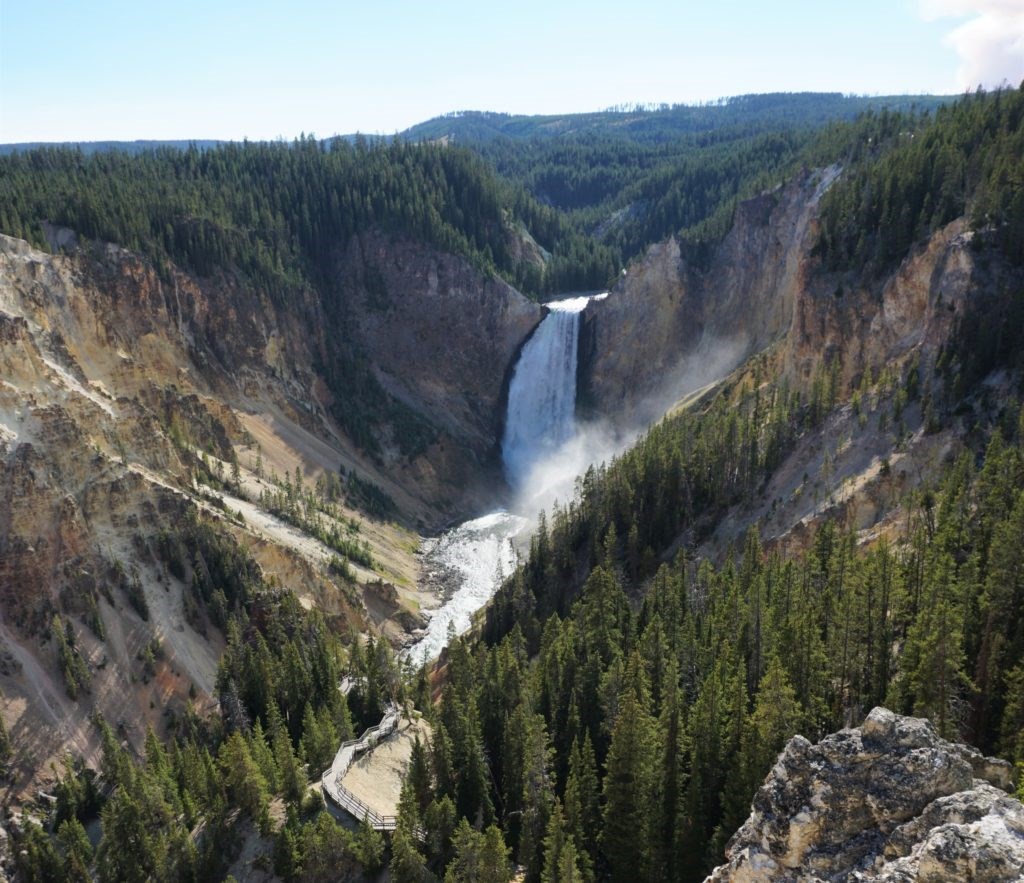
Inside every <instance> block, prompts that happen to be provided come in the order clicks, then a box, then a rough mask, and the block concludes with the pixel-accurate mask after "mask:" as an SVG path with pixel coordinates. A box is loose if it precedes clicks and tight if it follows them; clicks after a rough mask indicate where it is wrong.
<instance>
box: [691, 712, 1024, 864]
mask: <svg viewBox="0 0 1024 883" xmlns="http://www.w3.org/2000/svg"><path fill="white" fill-rule="evenodd" d="M1011 782H1012V771H1011V767H1010V764H1008V763H1007V762H1006V761H1003V760H998V759H996V758H989V757H983V756H982V755H981V754H980V753H978V752H977V751H976V750H974V749H973V748H970V747H968V746H966V745H959V744H955V743H951V742H947V741H946V740H944V739H941V738H940V737H939V736H938V735H937V734H936V733H935V731H934V730H933V729H932V727H931V725H930V724H929V723H928V722H927V721H925V720H922V719H919V718H910V717H901V716H899V715H895V714H893V713H892V712H890V711H887V710H886V709H884V708H876V709H874V710H873V711H872V712H871V713H870V714H869V715H868V717H867V719H866V720H865V721H864V724H863V725H862V726H861V727H860V728H857V729H850V730H841V731H840V732H838V733H834V734H833V735H831V736H826V737H825V738H824V739H822V740H821V742H819V743H818V744H817V745H812V744H811V743H810V742H808V741H807V740H806V739H804V738H803V737H802V736H794V737H793V739H791V740H790V742H789V744H788V745H787V746H786V749H785V751H783V752H782V754H781V755H780V756H779V760H778V762H777V763H776V764H775V767H774V768H773V769H772V771H771V773H770V774H769V776H768V778H767V779H766V780H765V783H764V785H763V786H762V787H761V789H760V790H759V791H758V792H757V795H756V796H755V798H754V803H753V810H752V812H751V815H750V817H749V818H748V819H747V821H746V822H745V823H744V824H743V826H742V827H741V828H740V829H739V831H737V832H736V834H735V835H734V836H733V838H732V839H731V840H730V841H729V845H728V848H727V850H726V858H727V859H728V863H727V864H725V865H722V866H721V867H719V868H716V869H715V871H714V873H713V874H712V875H711V876H710V877H709V878H708V881H710V883H726V881H729V883H744V881H751V883H753V881H764V883H767V881H793V883H796V881H806V883H813V881H824V880H835V881H879V883H881V881H886V883H897V881H900V883H905V881H912V880H921V881H926V880H927V881H947V880H950V881H951V880H977V881H982V880H984V881H993V883H994V881H1015V880H1020V879H1021V876H1022V875H1024V805H1022V804H1021V803H1020V801H1019V800H1016V799H1015V798H1013V797H1010V796H1008V795H1007V793H1006V791H1007V790H1009V789H1010V787H1011Z"/></svg>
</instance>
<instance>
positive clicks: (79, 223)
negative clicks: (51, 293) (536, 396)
mask: <svg viewBox="0 0 1024 883" xmlns="http://www.w3.org/2000/svg"><path fill="white" fill-rule="evenodd" d="M513 202H516V205H517V207H518V208H520V209H521V210H522V212H523V214H522V215H521V216H520V217H519V218H518V219H513V218H511V217H509V211H510V208H511V205H512V203H513ZM0 204H2V209H0V231H2V232H4V233H7V234H8V235H14V236H19V237H22V238H25V239H27V240H28V241H30V242H32V243H34V244H36V245H38V246H45V244H46V243H45V239H44V238H43V234H42V228H41V221H43V220H49V221H51V222H53V223H55V224H60V225H66V226H68V227H71V228H72V229H73V230H75V232H76V233H78V234H79V235H82V236H85V237H88V238H93V239H100V240H104V241H109V242H115V243H118V244H120V245H123V246H125V247H127V248H131V249H134V250H136V251H139V252H141V253H143V254H146V255H149V256H150V257H153V258H155V259H158V260H159V259H167V258H169V259H171V260H174V261H175V262H176V263H178V264H179V265H180V266H182V267H184V268H185V269H188V270H192V271H194V272H196V273H197V274H199V275H201V276H208V275H211V274H213V273H215V272H218V271H219V272H230V271H232V270H238V271H241V272H242V273H243V274H244V275H245V276H246V277H247V278H248V279H249V280H250V281H252V282H254V283H256V284H257V285H259V286H261V287H263V288H265V290H267V292H268V293H270V294H271V295H273V296H276V297H277V298H278V299H279V300H281V299H286V298H287V294H288V291H289V290H291V289H293V288H294V287H295V286H300V285H304V284H313V285H317V286H318V287H320V288H321V289H325V290H326V292H327V293H328V294H330V293H331V282H330V277H331V274H332V273H333V272H334V270H335V266H334V261H335V260H336V259H337V255H338V251H339V249H340V248H342V247H343V246H344V244H345V242H346V241H347V240H348V238H349V237H351V236H353V235H355V234H358V233H362V232H366V231H368V230H372V229H381V230H384V231H386V232H395V233H402V234H406V235H409V236H412V237H415V238H419V239H421V240H422V241H424V242H427V243H430V244H433V245H435V246H437V247H438V248H441V249H443V250H446V251H449V252H451V253H453V254H457V255H462V256H464V257H467V258H469V259H471V260H473V261H474V262H476V263H477V264H478V265H479V266H480V267H481V269H483V270H485V271H488V272H500V273H502V274H504V275H505V276H507V277H508V278H509V279H510V280H512V281H522V280H520V278H519V277H520V276H521V275H522V274H523V273H524V272H525V268H524V267H521V266H520V265H519V264H518V263H517V261H516V260H515V258H514V257H513V254H512V251H511V249H510V244H509V229H508V224H509V222H510V221H512V220H524V221H526V222H527V225H528V227H529V229H530V230H531V232H532V233H533V235H534V236H535V237H536V238H537V239H538V241H539V242H540V243H541V244H542V245H543V246H544V247H545V248H547V249H548V250H549V251H551V252H552V253H553V254H554V255H556V256H558V255H561V254H562V253H563V251H564V252H565V254H566V255H572V256H574V258H575V259H576V262H575V263H574V264H573V267H574V272H576V273H583V274H588V273H589V274H591V275H590V276H586V275H585V278H580V279H578V280H577V279H560V278H548V279H546V280H545V279H544V278H543V277H540V278H538V279H537V281H538V283H539V284H541V285H542V287H541V288H540V289H537V290H532V291H530V293H532V294H539V293H541V291H550V290H560V289H561V288H562V287H567V286H568V287H571V286H572V285H578V286H581V287H582V286H585V285H599V284H602V283H603V282H604V281H605V280H606V279H607V277H608V276H609V275H610V274H611V273H613V272H614V270H615V267H614V262H613V261H611V260H609V258H608V256H607V255H602V254H601V253H600V249H598V248H596V247H588V246H585V245H584V244H582V243H580V242H578V241H577V238H578V237H576V235H575V234H574V233H573V232H572V230H571V228H569V227H568V226H567V225H566V224H565V223H564V222H563V221H562V219H561V218H560V217H559V216H558V215H557V213H555V212H552V211H550V210H545V209H544V208H543V207H542V206H539V205H531V204H530V203H529V201H528V200H526V199H524V198H523V197H522V195H520V194H516V193H515V192H514V189H513V188H510V187H509V186H507V185H506V184H504V183H503V182H502V181H501V180H500V179H498V178H496V177H495V176H494V175H493V173H491V172H490V170H489V169H488V168H487V167H486V166H485V165H484V164H483V163H482V162H481V161H480V160H479V159H478V158H477V157H475V156H474V155H473V154H472V153H471V152H469V151H467V150H464V149H461V148H445V147H438V146H431V145H412V144H407V143H404V142H400V141H396V142H393V143H391V144H383V143H376V144H373V145H371V144H368V143H366V142H364V141H360V142H357V143H356V144H354V145H353V144H350V143H348V142H347V141H345V140H342V139H336V140H334V141H331V142H329V143H327V142H319V141H316V140H315V139H313V138H308V137H304V138H300V139H299V140H297V141H295V142H293V143H284V142H276V143H266V142H262V143H255V142H254V143H250V142H245V143H241V144H238V143H228V144H223V145H219V146H217V147H215V148H213V149H209V150H199V149H197V148H195V147H191V148H189V149H188V150H176V149H172V148H161V149H157V150H153V151H146V152H143V153H140V154H125V153H121V152H117V151H111V152H102V153H93V154H84V153H82V152H81V151H80V150H74V149H69V148H42V149H38V150H31V151H27V152H24V153H15V154H11V155H9V156H6V157H2V158H0ZM588 253H593V255H596V256H595V257H593V259H592V261H591V263H589V264H588V261H587V255H588ZM602 261H603V263H602ZM567 266H568V264H567V263H565V264H564V265H563V271H564V268H565V267H567ZM591 276H592V277H593V278H591Z"/></svg>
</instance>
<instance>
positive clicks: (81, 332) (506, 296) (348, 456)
mask: <svg viewBox="0 0 1024 883" xmlns="http://www.w3.org/2000/svg"><path fill="white" fill-rule="evenodd" d="M65 241H66V242H67V243H68V244H70V245H73V244H74V243H73V240H72V239H70V238H68V237H65ZM339 269H340V271H341V272H344V273H347V274H348V275H347V276H346V280H345V281H346V284H347V286H348V287H347V289H346V290H345V292H344V294H345V301H344V304H343V307H344V310H345V311H346V316H347V318H348V322H349V324H348V326H347V328H348V329H349V330H350V333H351V335H352V337H353V339H354V340H355V342H356V344H357V345H358V346H359V347H360V348H361V351H362V352H363V353H364V354H365V355H366V358H368V359H369V360H371V361H370V368H371V370H372V371H373V373H374V375H375V376H376V377H377V378H378V379H379V381H380V383H381V385H382V386H383V387H384V389H385V390H386V391H388V392H389V393H391V394H392V395H393V396H394V397H395V398H396V399H398V400H400V401H401V402H402V403H403V404H404V406H405V407H406V408H407V409H408V410H409V411H412V412H414V413H417V414H419V415H421V416H422V418H423V420H424V421H429V422H430V424H431V425H432V426H433V427H435V437H434V439H433V440H432V442H431V444H430V445H429V446H428V447H427V448H426V449H425V450H423V451H421V452H420V453H419V454H417V455H416V456H413V457H410V456H407V455H404V454H402V453H400V452H398V451H396V450H392V449H391V448H389V447H388V446H385V447H384V449H383V450H382V451H380V452H379V453H378V454H377V455H375V456H371V455H368V454H367V453H366V452H365V451H363V450H361V449H360V448H359V447H358V446H357V445H356V444H355V443H354V441H353V440H352V439H351V437H349V436H348V435H347V434H346V432H345V431H344V429H343V428H342V427H341V426H340V425H339V423H338V422H337V421H336V420H335V419H334V418H333V415H332V413H331V405H332V392H331V390H330V388H329V386H328V384H327V383H326V381H325V379H324V376H323V373H322V372H323V371H324V368H325V366H326V365H329V364H330V361H331V359H332V356H333V354H334V353H335V352H336V351H337V350H336V347H337V345H338V341H337V340H336V339H335V337H334V336H333V335H332V334H331V332H330V328H331V327H332V326H331V322H332V321H333V319H334V318H335V317H334V316H331V315H329V314H328V309H329V308H334V309H337V307H338V305H337V304H334V305H328V306H325V304H324V302H323V301H322V300H321V299H320V297H319V295H317V294H316V293H315V292H313V291H305V292H299V293H296V294H293V296H292V297H291V299H290V300H289V302H288V303H287V304H280V303H275V302H273V301H272V300H271V299H270V298H268V297H267V296H265V295H263V294H261V293H260V292H258V291H255V290H253V289H252V288H250V287H248V286H246V285H244V284H242V283H241V282H240V281H239V280H237V279H234V278H231V277H220V278H217V279H197V278H195V277H192V276H189V275H188V274H185V273H182V272H179V271H177V270H176V269H174V268H173V267H172V268H168V269H165V270H164V271H163V272H161V273H158V272H157V271H156V269H155V268H154V267H153V266H152V265H151V264H150V263H148V262H146V261H143V260H141V259H140V258H138V257H137V256H135V255H133V254H131V253H129V252H127V251H125V250H123V249H120V248H118V247H115V246H88V247H81V248H79V249H77V250H75V251H73V252H72V253H70V254H67V255H49V254H45V253H41V252H38V251H36V250H34V249H32V248H30V247H29V246H28V245H27V244H26V243H24V242H21V241H19V240H14V239H10V238H6V237H0V689H2V694H3V697H4V699H3V702H2V711H3V715H4V720H5V723H6V724H7V726H8V729H9V730H10V732H11V734H12V736H13V742H14V744H15V746H17V748H18V756H17V758H16V763H15V770H16V773H17V775H16V777H15V778H16V783H17V785H16V787H18V788H21V787H27V786H28V785H29V783H31V782H33V781H36V782H38V778H37V777H38V776H44V777H45V776H48V775H50V773H49V764H50V761H51V760H53V759H55V758H58V757H59V756H60V754H61V752H62V751H64V750H65V749H66V748H68V747H69V746H73V747H74V750H75V752H76V753H79V754H83V755H85V756H87V757H91V756H93V755H94V752H95V750H96V748H97V746H96V744H95V738H96V733H95V730H94V728H92V727H90V725H89V716H90V714H91V713H92V712H94V711H97V710H98V711H101V712H102V713H103V714H104V715H105V716H106V717H107V719H108V720H111V721H121V722H123V723H124V727H123V732H124V734H125V736H126V737H127V738H129V739H130V740H132V741H134V742H136V743H138V744H141V741H142V739H143V737H144V735H145V728H146V726H147V725H152V726H154V727H155V728H156V729H157V730H158V731H159V730H160V729H161V726H162V725H163V724H164V723H166V720H167V719H169V718H167V717H166V716H165V714H164V712H165V711H166V712H167V713H168V714H173V713H176V712H181V711H183V710H184V708H185V704H186V703H187V702H188V696H189V693H190V691H191V692H192V693H193V694H195V695H196V696H197V702H198V704H199V705H200V707H201V708H210V707H212V706H211V705H210V704H209V703H210V702H211V699H210V696H211V693H212V691H213V690H214V687H215V685H214V680H215V674H216V667H217V660H218V658H219V655H220V652H221V650H222V646H221V641H222V639H221V638H220V636H219V632H218V631H217V630H216V629H212V628H205V627H204V626H203V624H202V623H200V622H197V621H196V618H195V616H190V615H189V605H190V603H191V604H192V605H193V606H194V601H191V602H190V595H189V591H190V587H189V584H188V582H187V579H186V581H184V582H183V581H182V580H180V579H178V578H177V577H176V576H175V575H174V574H172V573H170V572H169V571H168V569H167V567H166V566H165V564H164V563H163V562H162V561H161V560H160V556H159V554H158V553H157V549H156V546H157V544H156V538H157V537H158V536H159V534H160V532H161V531H164V530H169V531H174V530H175V529H176V527H177V526H178V525H180V523H181V521H182V519H185V518H189V517H193V516H194V515H196V514H199V516H200V517H203V518H208V519H213V520H214V521H215V522H216V524H217V525H218V529H219V530H222V531H226V532H229V533H231V534H232V535H233V536H234V537H235V538H236V539H237V540H238V542H239V543H241V544H242V545H244V546H245V547H247V548H248V549H249V550H250V552H251V554H252V555H253V556H254V557H255V558H256V560H257V562H259V564H260V565H261V566H262V567H263V569H264V571H266V572H267V573H268V574H270V575H273V576H274V577H276V578H277V579H278V580H279V581H280V583H281V584H283V585H287V586H288V587H289V588H291V589H293V590H294V591H295V592H296V593H297V594H298V595H299V597H300V600H301V601H302V602H303V603H304V604H306V605H310V606H311V605H316V606H318V607H320V608H321V609H322V610H323V611H324V612H325V613H326V614H327V615H329V616H335V617H339V618H340V619H341V620H342V621H343V622H347V623H349V624H351V625H353V626H354V627H356V628H357V629H360V630H364V629H365V628H367V627H369V625H370V623H372V622H375V623H376V624H377V625H378V626H379V627H380V628H381V629H382V630H383V631H385V633H387V634H388V635H390V636H392V637H395V638H397V639H400V638H401V633H402V631H403V629H406V628H410V627H415V626H418V625H419V624H421V623H420V620H419V618H418V615H417V614H416V613H415V610H416V609H417V607H418V604H419V600H420V599H419V597H418V592H419V591H420V588H419V586H418V563H417V559H416V555H415V551H416V548H417V545H418V537H417V536H416V534H415V533H413V532H411V531H410V530H408V529H407V528H403V527H401V526H399V525H398V524H396V523H394V521H393V519H395V518H401V519H403V520H405V521H406V522H407V523H408V522H412V523H416V522H420V523H423V524H430V523H435V524H436V523H437V522H439V521H441V520H443V519H446V518H448V517H451V515H452V514H457V513H460V512H464V511H465V510H466V509H469V508H472V506H473V505H474V502H475V498H474V493H479V487H478V486H477V487H475V486H474V484H473V481H472V480H471V479H473V478H477V477H479V476H480V475H482V474H484V473H485V472H486V469H487V468H488V464H489V462H490V460H491V459H492V458H493V450H492V449H493V446H494V443H495V438H496V434H497V430H496V426H497V423H498V420H499V412H500V409H501V398H502V389H503V383H504V378H505V375H506V372H507V371H508V369H509V366H510V363H511V361H512V360H513V358H514V354H515V352H516V351H517V349H518V348H519V346H520V345H521V343H522V340H523V339H525V337H526V336H527V335H528V334H529V333H530V331H531V330H532V328H533V326H534V325H535V324H536V322H537V321H539V318H540V312H541V309H540V307H538V306H536V305H534V304H532V303H530V302H529V301H527V300H526V298H524V297H523V296H522V295H520V294H519V293H518V292H516V291H515V290H514V289H512V288H510V287H509V286H507V285H504V284H502V283H499V282H495V281H492V280H488V279H486V278H484V277H483V276H482V275H481V274H479V273H478V272H477V271H476V270H474V269H473V268H472V267H471V266H469V265H468V264H467V263H466V262H465V261H462V260H460V259H456V258H452V257H449V256H446V255H441V254H438V253H436V252H433V251H431V250H429V249H426V248H424V247H422V246H418V245H415V244H412V243H408V242H404V243H402V242H390V241H388V240H386V239H385V238H383V237H367V238H365V239H364V240H362V241H360V242H357V243H352V244H351V246H350V249H349V253H347V254H345V255H343V256H342V258H341V259H340V261H339ZM371 277H372V278H371ZM388 419H389V416H388V414H387V413H385V414H384V424H385V425H384V429H383V433H384V435H385V437H386V436H387V433H388V432H391V431H397V428H393V427H392V428H389V427H388V425H387V421H388ZM199 451H202V452H203V456H202V458H201V459H202V463H203V464H205V465H203V466H202V468H203V469H207V468H208V469H209V470H210V471H212V472H213V473H214V474H217V473H219V474H220V475H221V476H222V477H228V476H231V474H232V471H233V467H232V463H233V462H234V463H235V464H236V466H235V467H234V469H237V475H236V476H235V477H234V478H230V479H229V481H228V485H229V486H216V487H215V485H216V484H217V483H216V482H214V483H213V484H210V483H207V484H200V483H199V481H198V480H197V475H198V474H199V472H200V466H201V464H200V458H198V457H197V452H199ZM339 466H340V467H343V468H344V469H345V471H346V473H348V474H355V475H356V476H358V477H359V478H360V479H361V480H362V481H363V482H364V483H366V482H370V483H372V484H373V485H376V487H377V488H378V489H379V490H380V491H381V492H382V493H383V494H386V495H387V496H388V497H390V498H391V499H392V500H393V501H394V503H395V504H396V506H397V511H396V512H393V513H392V517H391V519H380V518H377V517H369V516H367V515H366V514H365V513H363V512H360V511H358V510H357V509H356V508H355V507H354V505H352V503H350V502H346V501H345V500H344V499H342V500H340V501H339V502H338V503H337V506H338V508H339V510H340V513H341V514H340V515H339V519H340V520H339V522H338V529H339V530H342V531H344V530H345V529H347V528H346V525H347V524H353V523H357V524H358V534H357V536H358V540H359V542H365V543H366V544H367V546H368V549H369V552H370V554H371V555H372V558H373V562H374V563H373V566H372V568H370V567H365V566H361V565H353V568H352V569H353V571H354V573H355V581H354V583H346V582H345V581H344V580H341V579H339V578H338V577H337V576H334V575H332V574H331V572H330V571H329V568H328V566H327V565H328V563H329V561H330V560H331V558H332V557H334V555H335V552H334V550H332V549H331V548H328V547H327V546H325V545H324V543H323V542H321V540H319V539H317V538H316V537H315V536H311V535H307V534H306V533H304V532H303V531H302V530H300V529H298V528H296V527H295V526H294V525H293V524H289V523H285V522H284V521H282V520H281V518H279V517H277V516H275V515H274V514H273V513H272V512H270V511H269V510H268V509H267V508H264V506H263V504H262V503H261V500H260V495H261V493H264V492H266V493H272V492H275V491H276V490H278V488H276V487H275V485H274V484H273V482H272V478H271V477H272V476H273V475H275V474H276V475H277V476H281V477H283V476H285V475H287V476H289V480H292V479H293V477H294V476H295V475H296V474H297V473H298V474H301V475H302V476H303V479H304V480H305V481H307V482H309V484H308V485H307V487H310V486H312V484H313V483H314V482H315V481H316V480H317V479H319V478H333V479H334V480H335V481H336V479H337V476H338V469H339ZM382 587H386V588H387V589H388V591H387V593H385V594H386V597H385V598H384V599H383V600H382V598H381V594H382V591H383V589H382ZM55 616H56V617H58V620H57V622H58V625H59V627H60V628H68V629H70V633H71V634H73V635H74V643H75V646H76V648H77V652H78V654H79V655H80V656H81V657H82V659H83V664H84V666H85V670H86V671H87V672H88V677H87V681H88V684H87V686H85V687H83V689H81V690H80V691H79V692H78V697H77V700H74V699H72V698H70V696H69V695H68V692H69V691H68V690H67V689H66V688H67V685H66V684H65V682H64V678H63V675H62V671H61V667H60V665H59V663H58V652H57V648H56V646H55V641H54V639H53V638H52V637H51V634H52V631H53V629H54V627H55V626H54V617H55ZM154 641H156V642H158V643H159V645H160V646H161V648H162V655H161V656H160V658H159V660H158V661H157V663H156V672H155V674H153V673H150V674H148V675H147V676H146V677H143V675H142V672H141V669H140V666H141V663H140V662H139V660H140V659H142V657H143V655H144V650H145V648H146V647H148V646H150V645H151V644H152V643H153V642H154Z"/></svg>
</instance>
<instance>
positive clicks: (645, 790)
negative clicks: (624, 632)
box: [601, 688, 655, 883]
mask: <svg viewBox="0 0 1024 883" xmlns="http://www.w3.org/2000/svg"><path fill="white" fill-rule="evenodd" d="M654 748H655V743H654V724H653V721H652V720H651V718H650V715H649V714H648V713H647V711H646V709H645V708H644V707H643V705H642V704H641V702H640V701H639V699H638V697H637V696H636V694H635V691H634V690H632V689H628V688H627V689H626V690H625V691H624V696H623V697H622V700H621V702H620V705H619V715H618V718H617V720H616V723H615V729H614V730H613V732H612V740H611V747H610V748H609V750H608V759H607V762H606V768H607V772H606V774H605V780H604V827H603V829H602V832H601V850H602V852H603V853H604V855H605V857H606V859H607V861H608V865H609V869H610V879H611V880H612V881H613V883H618V881H622V883H627V881H632V880H636V879H637V877H638V876H639V877H640V878H646V877H647V876H648V868H649V859H650V853H649V850H648V844H647V842H646V838H645V837H644V834H643V832H644V831H646V830H647V810H648V800H649V795H650V793H651V790H652V787H653V785H654V773H655V766H654Z"/></svg>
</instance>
